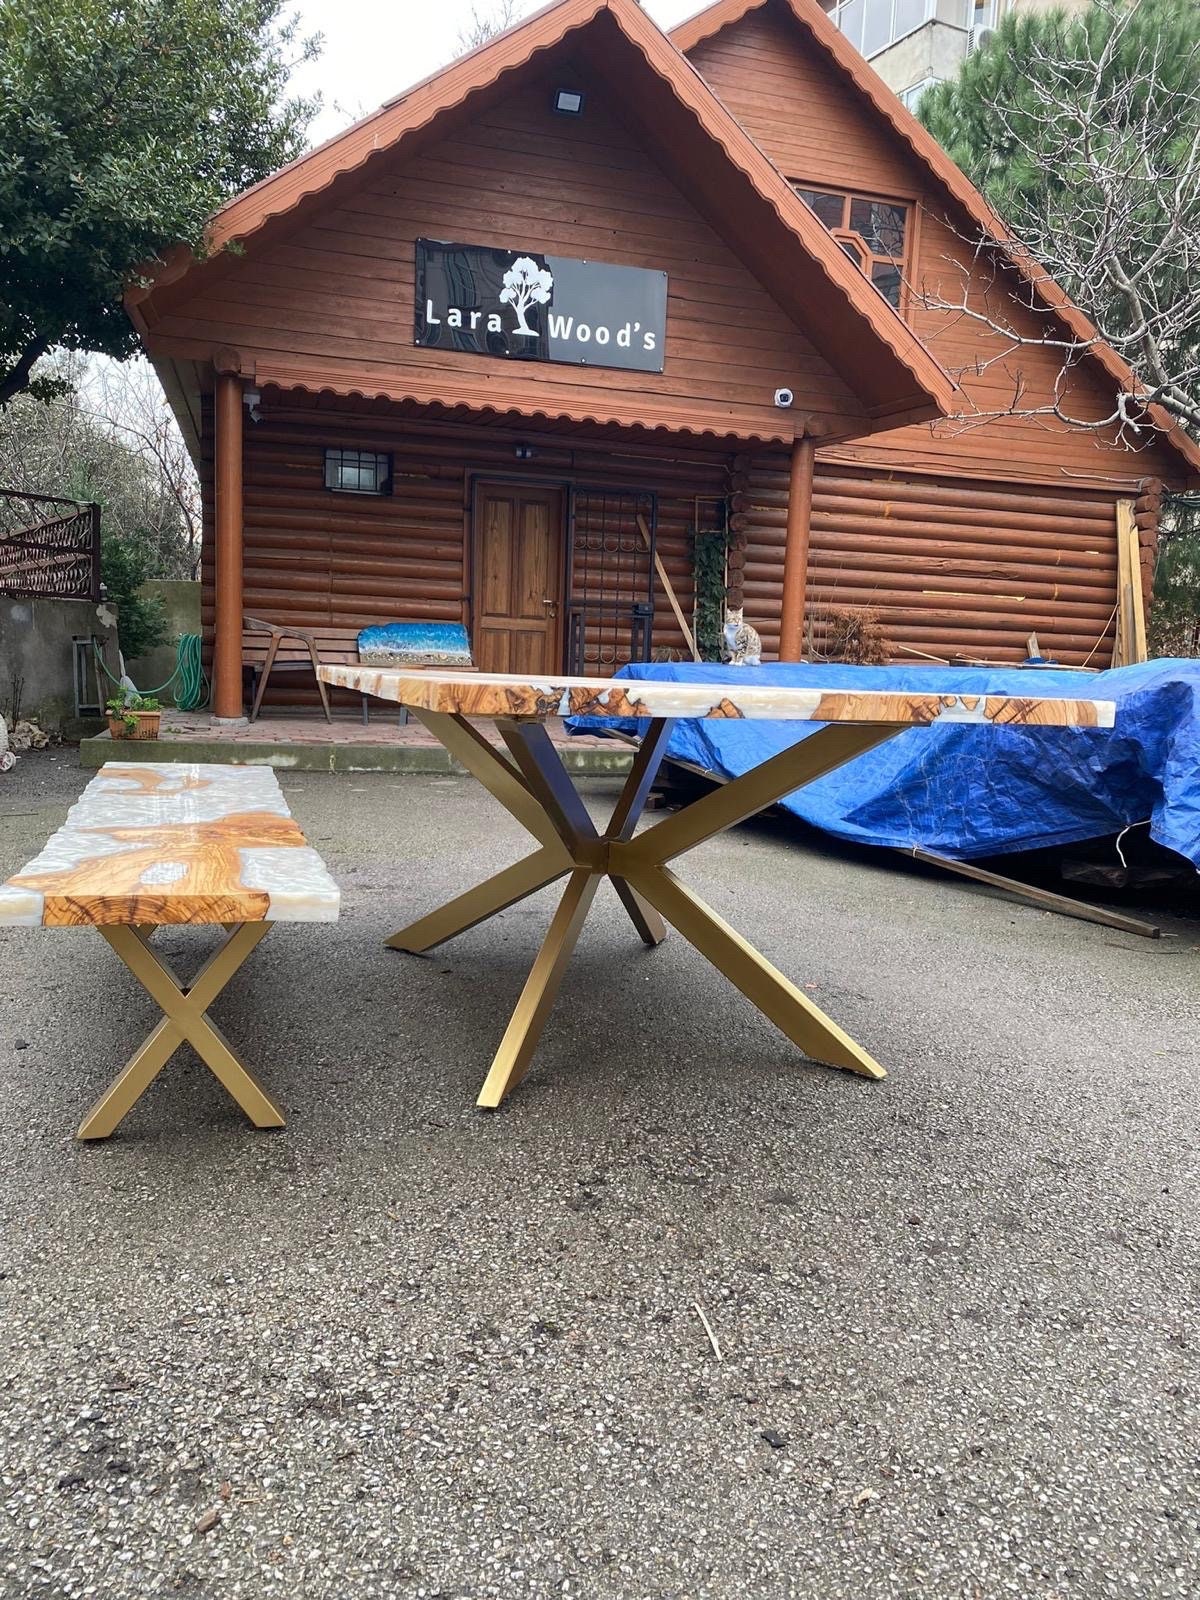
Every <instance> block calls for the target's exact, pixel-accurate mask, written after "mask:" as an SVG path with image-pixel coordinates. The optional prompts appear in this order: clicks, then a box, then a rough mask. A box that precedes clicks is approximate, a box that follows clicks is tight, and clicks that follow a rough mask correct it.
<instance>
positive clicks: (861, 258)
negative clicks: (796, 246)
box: [792, 183, 911, 311]
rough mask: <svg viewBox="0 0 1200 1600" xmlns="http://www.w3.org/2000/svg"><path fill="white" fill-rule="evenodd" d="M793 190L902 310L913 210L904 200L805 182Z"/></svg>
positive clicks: (875, 283) (866, 273) (859, 266)
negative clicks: (882, 198) (880, 197)
mask: <svg viewBox="0 0 1200 1600" xmlns="http://www.w3.org/2000/svg"><path fill="white" fill-rule="evenodd" d="M792 188H793V189H795V191H796V193H797V194H798V195H799V196H800V198H801V200H803V201H804V203H805V205H806V206H807V207H808V209H809V210H810V211H815V212H816V214H817V216H818V217H820V219H821V221H822V222H823V223H824V224H825V226H826V227H827V228H828V229H829V231H830V233H832V234H833V236H834V238H835V239H836V240H837V242H838V243H839V244H840V245H841V247H842V249H843V250H844V251H845V252H846V254H847V255H848V256H849V257H850V259H851V261H853V262H854V264H855V265H856V266H857V267H858V268H859V269H860V271H861V272H862V273H863V274H864V275H865V276H866V277H868V278H870V280H871V282H872V283H873V284H874V285H875V287H876V288H877V289H878V290H879V292H880V294H881V295H882V296H883V298H884V299H885V300H887V301H888V302H889V303H890V304H891V305H893V306H895V308H896V310H897V311H901V310H903V304H902V302H903V297H904V279H905V268H906V264H907V257H908V239H909V218H908V214H909V210H910V209H911V208H910V207H909V206H908V205H906V204H905V203H904V201H902V200H880V199H877V198H875V197H874V196H872V195H858V194H845V193H843V192H842V191H840V190H836V189H809V188H806V187H805V186H804V185H803V184H800V183H793V184H792Z"/></svg>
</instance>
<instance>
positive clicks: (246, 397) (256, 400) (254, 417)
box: [242, 389, 262, 422]
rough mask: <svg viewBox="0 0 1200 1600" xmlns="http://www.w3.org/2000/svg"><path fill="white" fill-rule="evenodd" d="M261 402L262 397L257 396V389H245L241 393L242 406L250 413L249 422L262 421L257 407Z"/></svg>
mask: <svg viewBox="0 0 1200 1600" xmlns="http://www.w3.org/2000/svg"><path fill="white" fill-rule="evenodd" d="M261 402H262V395H261V394H259V392H258V390H257V389H247V390H245V392H244V393H243V395H242V404H243V405H244V406H245V408H246V410H247V411H248V412H249V413H250V421H251V422H261V421H262V412H261V411H260V410H259V405H260V404H261Z"/></svg>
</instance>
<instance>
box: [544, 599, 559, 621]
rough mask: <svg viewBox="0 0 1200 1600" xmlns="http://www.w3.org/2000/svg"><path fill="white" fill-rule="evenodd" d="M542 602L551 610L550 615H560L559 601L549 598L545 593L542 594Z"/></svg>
mask: <svg viewBox="0 0 1200 1600" xmlns="http://www.w3.org/2000/svg"><path fill="white" fill-rule="evenodd" d="M542 604H543V605H544V606H545V607H546V609H547V611H549V613H550V615H551V616H552V617H557V615H558V601H557V600H547V599H546V596H545V595H543V596H542Z"/></svg>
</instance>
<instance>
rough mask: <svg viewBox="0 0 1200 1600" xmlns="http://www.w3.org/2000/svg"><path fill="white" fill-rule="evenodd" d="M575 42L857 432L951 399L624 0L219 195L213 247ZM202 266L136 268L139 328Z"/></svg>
mask: <svg viewBox="0 0 1200 1600" xmlns="http://www.w3.org/2000/svg"><path fill="white" fill-rule="evenodd" d="M576 44H578V46H579V54H580V55H581V57H583V58H584V59H585V60H586V62H587V64H588V65H589V67H594V68H598V69H599V70H600V71H601V72H602V73H603V75H604V76H605V77H606V78H608V79H609V80H610V81H612V82H614V83H615V84H617V85H619V86H620V88H621V91H622V113H623V115H625V116H626V117H628V118H629V119H630V120H632V121H634V122H635V123H637V124H638V126H639V128H640V130H641V131H642V132H643V133H644V134H645V136H646V138H647V141H648V142H652V143H653V146H654V148H655V150H656V154H658V153H659V152H661V153H662V159H661V160H660V165H662V166H663V167H664V169H665V170H666V171H668V172H669V173H670V174H671V175H672V176H673V177H674V179H675V180H676V181H677V182H678V183H679V186H680V187H681V188H682V189H683V190H684V192H685V193H687V195H688V197H689V199H691V200H692V202H693V203H694V204H697V206H698V208H699V209H701V210H702V211H705V210H707V214H708V217H709V221H710V222H713V223H714V224H715V225H716V226H717V228H718V231H723V232H724V233H725V237H726V238H727V239H728V240H729V241H730V242H731V244H732V246H733V248H734V249H735V251H736V253H737V254H738V255H739V256H740V257H741V258H742V260H743V261H744V262H745V263H746V266H747V267H748V269H749V270H750V271H751V272H752V273H754V275H755V276H756V277H757V278H758V279H759V281H760V282H761V283H762V284H763V285H764V287H766V288H767V289H768V290H769V291H770V292H771V294H772V295H773V296H774V298H775V299H776V300H777V301H778V303H779V304H780V305H781V306H782V307H783V309H784V310H785V311H786V312H787V313H788V314H789V315H790V316H791V317H792V318H793V320H794V321H796V322H797V324H798V325H799V326H800V327H801V328H803V329H804V331H805V333H806V334H807V335H808V337H809V338H810V339H811V340H812V342H813V344H814V345H816V347H817V349H818V350H819V351H820V352H821V354H822V355H823V356H824V357H825V359H826V360H827V361H828V362H829V365H830V366H831V367H832V368H833V370H834V371H835V372H836V373H837V374H838V375H839V377H840V378H841V379H842V381H843V382H845V383H846V384H848V385H849V387H850V388H851V389H852V390H853V391H854V393H855V394H856V395H857V396H858V398H859V401H860V403H861V404H862V406H863V409H864V411H865V413H866V415H867V417H868V418H869V419H870V422H869V423H868V425H867V427H868V428H869V427H870V426H872V425H873V426H874V427H875V428H880V427H891V426H896V425H898V424H899V423H900V422H901V421H917V420H922V419H927V418H930V417H934V416H937V415H940V414H944V413H945V412H946V411H948V410H949V409H951V407H952V405H953V402H954V394H955V386H954V384H953V382H952V381H951V379H950V378H949V377H948V376H947V374H946V373H945V372H944V371H943V370H942V368H941V367H940V366H939V365H938V363H937V362H936V361H935V360H934V358H933V357H932V356H931V355H930V353H929V352H928V350H927V349H926V348H925V346H924V345H923V344H922V343H921V341H920V340H919V339H918V338H917V336H916V335H915V334H914V333H913V332H912V330H911V329H910V328H909V327H908V326H907V325H906V324H905V323H904V321H903V320H902V319H901V318H900V317H899V316H898V315H897V314H896V312H895V311H894V310H893V309H892V307H891V306H890V305H889V304H888V302H887V301H886V300H885V299H884V298H883V296H882V295H881V294H879V293H878V291H877V290H876V289H875V288H874V287H873V286H872V285H871V284H870V283H869V282H868V281H867V280H866V279H865V278H864V277H863V275H862V273H861V272H859V271H858V269H857V268H856V266H855V265H854V264H853V263H852V262H851V261H850V260H849V259H848V258H847V257H846V255H845V254H844V253H843V252H842V250H841V249H840V248H839V247H838V245H837V243H836V241H835V240H834V239H833V238H832V237H831V235H830V234H829V233H828V232H827V230H826V229H825V228H824V227H823V226H822V224H821V223H820V222H819V221H818V220H817V219H816V217H815V216H814V215H813V214H812V212H811V211H810V210H809V209H808V207H807V206H806V205H805V204H804V203H803V201H801V200H799V199H798V198H797V196H796V195H795V194H793V192H792V190H791V188H790V187H789V185H788V183H787V182H786V180H785V179H784V178H783V177H782V176H781V175H780V173H779V172H778V171H777V170H776V169H775V167H774V166H772V164H771V162H770V161H769V160H768V159H767V157H766V156H765V155H764V154H763V152H762V151H761V150H760V149H759V147H758V146H757V145H756V144H755V143H754V141H753V140H752V139H751V137H750V135H749V134H748V133H747V132H746V131H745V130H744V129H743V128H742V126H741V125H740V123H738V121H737V120H736V119H735V118H734V117H733V116H732V115H731V113H730V112H729V111H728V110H727V109H726V108H725V107H724V106H723V105H722V104H721V102H720V100H719V99H718V98H717V97H716V95H714V94H713V92H712V90H711V89H710V88H709V87H708V85H707V84H706V83H705V82H704V81H703V79H702V78H701V77H700V75H699V74H698V73H697V72H696V71H695V69H694V68H693V67H692V66H691V64H690V63H689V62H688V61H687V60H686V59H685V58H684V56H683V55H682V54H681V53H680V52H679V51H678V50H677V49H676V48H675V47H674V46H673V45H672V44H671V43H670V41H669V40H668V39H667V37H666V36H665V34H663V33H662V32H661V31H660V30H659V29H658V28H657V27H656V26H655V24H654V23H653V22H652V21H651V20H650V18H649V17H647V16H646V15H645V13H644V12H643V11H642V10H641V8H640V6H639V5H638V4H637V3H636V0H556V3H554V4H551V5H549V6H547V7H546V8H545V9H544V10H542V11H540V12H538V13H536V14H535V15H534V16H532V17H530V18H528V19H527V20H525V21H524V22H521V23H519V24H517V25H516V26H514V27H512V28H510V29H508V30H507V31H506V32H504V33H502V34H499V35H497V36H496V37H495V38H493V39H491V40H489V41H488V42H487V43H486V44H484V45H482V46H480V47H479V48H478V49H476V50H473V51H472V52H470V54H468V55H465V56H462V57H460V58H459V59H458V60H456V61H454V62H452V63H451V64H450V65H449V66H447V67H445V68H444V69H443V70H442V71H440V72H438V73H436V74H435V75H434V76H433V77H431V78H428V79H426V80H425V82H423V83H420V84H418V85H416V86H415V87H414V88H412V89H409V90H407V91H406V92H405V93H404V94H403V95H401V96H399V97H398V98H397V99H395V100H393V101H390V102H389V103H388V104H387V105H385V106H382V107H381V108H380V109H379V110H378V111H376V112H374V113H373V114H372V115H371V116H368V117H366V118H364V119H363V120H362V121H361V122H358V123H356V124H355V125H354V126H353V127H351V128H348V129H347V130H346V131H345V132H343V133H341V134H338V135H337V136H336V137H335V138H333V139H330V140H329V141H328V142H327V143H325V144H323V145H321V146H320V147H319V148H317V149H316V150H313V151H311V152H309V153H308V154H306V155H304V156H302V157H301V158H300V159H299V160H297V161H294V162H292V163H291V165H290V166H287V167H284V168H282V169H281V170H280V171H279V172H276V173H274V174H273V175H272V176H270V177H268V178H266V179H264V180H263V181H262V182H261V183H258V184H256V185H255V186H254V187H253V188H251V189H248V190H247V191H246V192H245V193H244V194H241V195H239V196H237V197H236V198H235V199H234V200H231V201H230V202H229V203H228V204H227V205H226V206H224V207H223V208H222V209H221V210H220V211H219V212H217V214H216V215H215V217H214V218H213V219H212V223H211V226H210V243H211V247H212V249H213V250H214V251H215V250H219V249H220V248H221V247H222V246H224V245H227V244H229V243H231V242H233V241H237V242H238V244H239V246H240V247H241V248H242V249H243V250H246V251H249V252H253V250H254V248H255V245H256V242H257V241H258V239H259V238H260V236H261V237H264V238H265V237H272V236H274V235H276V234H277V233H278V231H279V229H280V228H281V227H287V226H290V225H292V224H293V223H295V222H299V221H300V220H302V219H303V217H305V216H307V215H308V214H309V213H310V212H311V210H312V209H314V208H315V207H317V206H321V207H323V206H324V205H325V204H332V203H333V202H334V200H335V199H336V196H337V194H338V193H339V192H340V187H341V186H342V185H347V184H351V183H357V182H359V181H361V180H362V177H363V174H364V172H365V170H366V169H367V168H368V166H369V165H370V164H372V163H374V162H378V161H381V160H384V159H388V158H393V157H395V156H396V155H397V154H398V153H399V154H403V153H404V152H405V151H406V150H407V149H409V148H416V147H417V146H418V145H419V144H420V142H421V141H423V140H425V139H426V138H429V137H431V136H432V133H433V130H434V129H435V126H436V128H437V129H438V130H439V131H440V128H441V127H442V126H443V125H444V121H445V120H448V119H452V118H455V117H465V116H469V115H470V112H471V109H472V107H473V106H474V105H475V104H476V103H478V104H485V103H486V102H487V99H488V98H489V97H492V96H495V95H496V94H497V93H499V92H507V87H508V84H509V82H511V81H515V77H516V76H517V75H518V74H520V73H521V71H522V69H523V68H525V67H526V66H527V65H528V64H529V63H530V62H532V61H533V60H534V58H535V57H538V56H540V55H543V54H545V53H546V52H549V51H557V50H559V49H560V48H566V49H572V48H574V47H575V45H576ZM585 51H586V55H585ZM222 260H223V262H224V263H225V268H224V270H229V271H235V270H236V265H234V266H232V267H231V266H229V265H228V263H229V261H230V258H229V257H228V256H225V257H223V258H222ZM212 263H213V258H212V256H211V255H210V256H209V258H208V259H207V260H206V261H196V260H194V259H193V258H191V257H190V256H189V255H187V254H180V255H178V256H176V257H175V258H173V259H171V260H169V261H168V262H166V263H164V264H163V266H162V267H161V268H160V270H159V271H158V273H157V275H156V274H155V273H154V272H150V273H148V274H147V276H148V278H149V279H150V282H149V285H148V286H146V287H142V286H139V287H136V288H133V289H131V290H130V291H129V293H128V294H127V296H126V305H127V308H128V309H129V312H130V315H131V316H132V317H133V318H134V320H135V322H137V323H138V325H139V327H140V328H141V330H142V331H143V332H145V331H147V330H146V319H145V318H144V316H143V315H142V307H143V305H144V302H146V301H147V300H148V299H152V297H153V295H154V293H155V287H156V285H158V286H166V285H171V288H170V289H169V291H168V293H169V297H170V299H171V301H172V303H178V301H179V299H181V298H184V297H186V295H187V293H189V292H190V284H189V285H188V287H187V288H186V289H185V287H184V285H185V283H186V282H187V280H189V279H191V278H192V276H193V274H195V275H196V276H197V277H198V278H199V279H200V281H203V278H204V276H205V275H206V273H207V272H209V271H211V270H214V268H213V264H212ZM864 431H867V428H864Z"/></svg>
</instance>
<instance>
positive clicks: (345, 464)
mask: <svg viewBox="0 0 1200 1600" xmlns="http://www.w3.org/2000/svg"><path fill="white" fill-rule="evenodd" d="M325 487H326V488H327V489H333V490H334V491H335V492H336V493H338V494H391V492H392V458H391V456H388V455H380V454H378V453H377V452H376V451H374V450H326V452H325Z"/></svg>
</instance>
